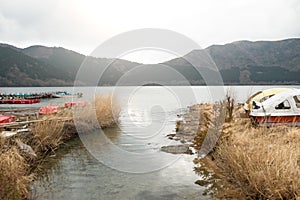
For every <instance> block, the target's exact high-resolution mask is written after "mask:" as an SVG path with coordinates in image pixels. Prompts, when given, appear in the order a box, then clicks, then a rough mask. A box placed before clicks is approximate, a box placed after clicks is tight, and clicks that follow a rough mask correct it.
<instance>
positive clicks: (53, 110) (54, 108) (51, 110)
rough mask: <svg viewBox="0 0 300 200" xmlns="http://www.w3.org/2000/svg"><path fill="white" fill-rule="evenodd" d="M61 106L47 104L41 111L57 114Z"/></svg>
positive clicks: (43, 113) (42, 112)
mask: <svg viewBox="0 0 300 200" xmlns="http://www.w3.org/2000/svg"><path fill="white" fill-rule="evenodd" d="M59 109H60V107H59V106H52V105H47V106H43V107H41V108H40V110H39V113H40V114H41V115H48V114H55V113H57V112H58V111H59Z"/></svg>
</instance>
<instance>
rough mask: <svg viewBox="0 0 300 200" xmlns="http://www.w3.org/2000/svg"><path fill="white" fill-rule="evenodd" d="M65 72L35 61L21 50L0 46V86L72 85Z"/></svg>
mask: <svg viewBox="0 0 300 200" xmlns="http://www.w3.org/2000/svg"><path fill="white" fill-rule="evenodd" d="M71 83H72V80H71V79H70V78H69V77H68V75H67V73H66V72H65V71H64V70H60V69H57V68H54V67H53V66H51V65H50V64H48V63H45V62H42V61H40V60H37V59H34V58H32V57H30V56H27V55H25V54H23V53H22V52H21V50H20V49H18V48H15V47H11V46H7V45H0V86H53V85H70V84H71Z"/></svg>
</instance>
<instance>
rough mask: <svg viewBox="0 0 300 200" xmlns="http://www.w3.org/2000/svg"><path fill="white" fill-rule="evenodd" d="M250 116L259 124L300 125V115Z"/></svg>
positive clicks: (255, 123)
mask: <svg viewBox="0 0 300 200" xmlns="http://www.w3.org/2000/svg"><path fill="white" fill-rule="evenodd" d="M250 118H251V121H252V123H253V124H254V125H259V126H274V125H288V126H300V115H290V116H250Z"/></svg>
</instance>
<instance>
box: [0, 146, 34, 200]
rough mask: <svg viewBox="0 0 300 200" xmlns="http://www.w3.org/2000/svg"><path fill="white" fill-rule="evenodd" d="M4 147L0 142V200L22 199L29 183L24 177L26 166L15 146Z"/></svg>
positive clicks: (27, 178) (25, 195) (27, 193)
mask: <svg viewBox="0 0 300 200" xmlns="http://www.w3.org/2000/svg"><path fill="white" fill-rule="evenodd" d="M6 145H7V143H6V142H4V141H1V142H0V199H3V200H6V199H7V200H8V199H24V198H26V197H28V195H29V191H28V185H29V183H30V181H31V180H30V178H29V177H28V176H27V175H26V174H27V171H26V169H27V164H26V162H25V160H24V158H23V157H22V156H21V155H20V153H19V151H18V149H17V148H16V147H15V146H13V147H11V148H9V149H7V148H6Z"/></svg>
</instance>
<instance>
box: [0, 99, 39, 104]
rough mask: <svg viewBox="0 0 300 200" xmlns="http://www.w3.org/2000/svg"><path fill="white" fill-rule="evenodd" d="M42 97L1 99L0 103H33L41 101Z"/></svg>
mask: <svg viewBox="0 0 300 200" xmlns="http://www.w3.org/2000/svg"><path fill="white" fill-rule="evenodd" d="M40 102H41V100H40V99H1V100H0V104H33V103H40Z"/></svg>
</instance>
